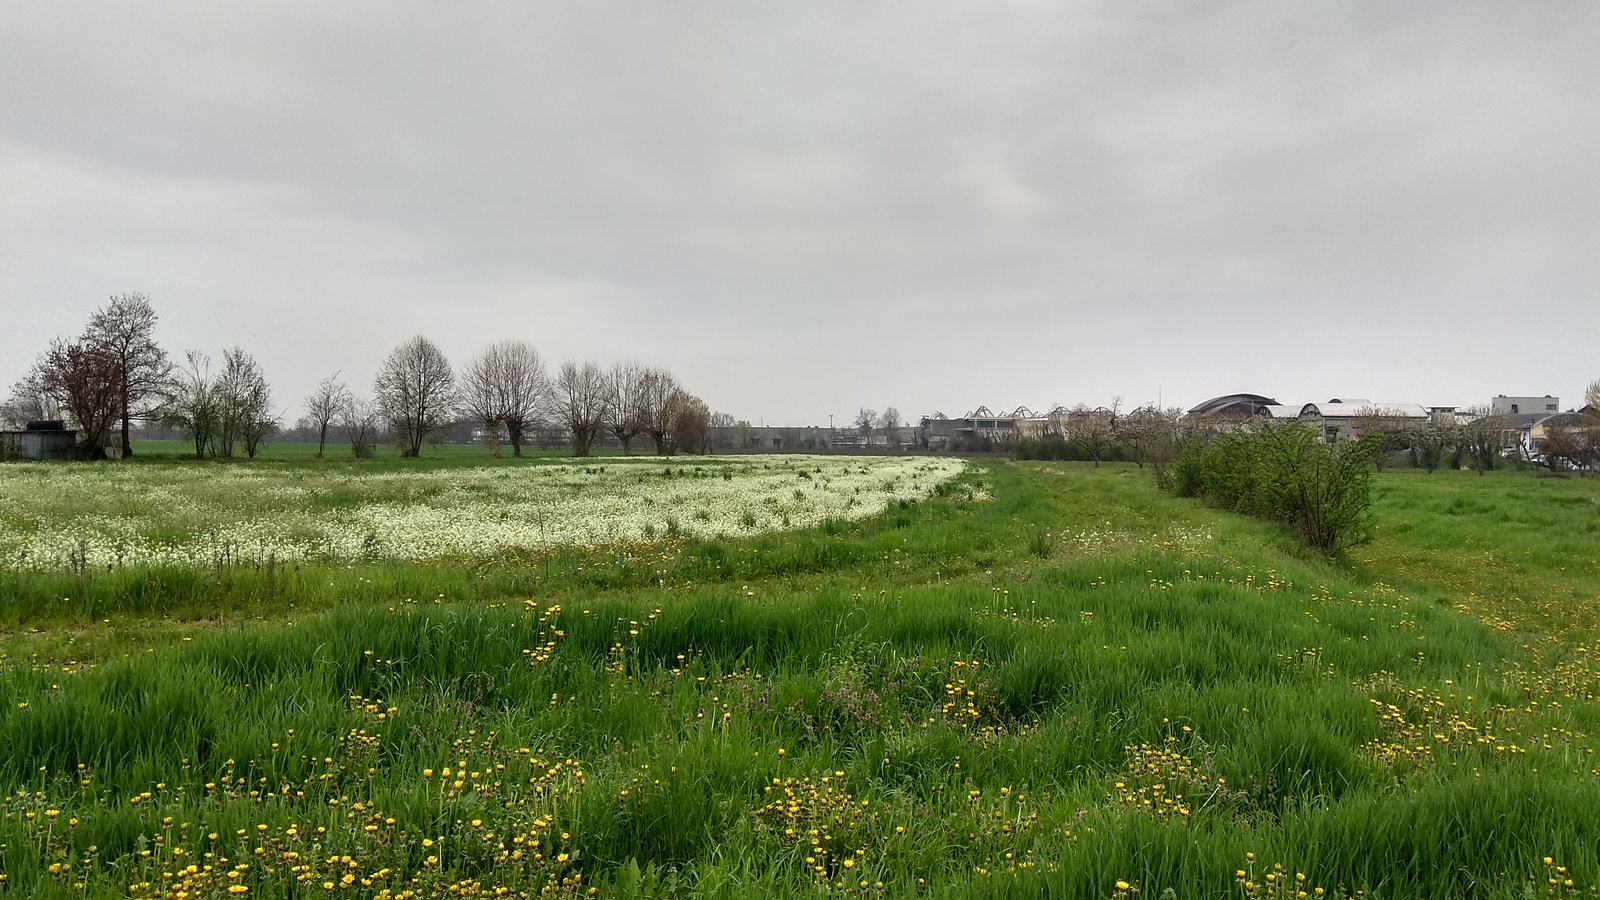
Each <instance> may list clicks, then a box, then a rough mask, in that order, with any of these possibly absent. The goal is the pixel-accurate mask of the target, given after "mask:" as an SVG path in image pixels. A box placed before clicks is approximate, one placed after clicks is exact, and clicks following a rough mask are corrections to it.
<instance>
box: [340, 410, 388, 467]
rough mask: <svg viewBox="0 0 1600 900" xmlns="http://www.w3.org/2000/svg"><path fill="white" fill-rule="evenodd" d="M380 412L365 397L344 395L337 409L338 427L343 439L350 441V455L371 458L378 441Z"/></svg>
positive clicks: (357, 457)
mask: <svg viewBox="0 0 1600 900" xmlns="http://www.w3.org/2000/svg"><path fill="white" fill-rule="evenodd" d="M381 419H382V413H381V412H380V411H379V410H378V405H377V404H376V403H373V402H372V401H371V400H368V399H366V398H365V397H355V396H350V395H346V397H345V403H344V406H343V407H342V408H341V409H340V410H339V427H340V429H341V430H342V431H344V435H345V440H347V441H349V442H350V455H351V456H353V457H355V458H356V459H371V458H372V451H373V448H374V447H375V446H376V445H377V443H378V423H379V422H380V421H381Z"/></svg>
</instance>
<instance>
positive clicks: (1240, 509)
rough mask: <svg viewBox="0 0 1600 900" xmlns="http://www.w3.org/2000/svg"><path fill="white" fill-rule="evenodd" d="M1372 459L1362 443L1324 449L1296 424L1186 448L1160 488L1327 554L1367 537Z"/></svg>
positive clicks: (1238, 433)
mask: <svg viewBox="0 0 1600 900" xmlns="http://www.w3.org/2000/svg"><path fill="white" fill-rule="evenodd" d="M1373 452H1374V448H1373V447H1372V445H1371V444H1370V443H1368V442H1365V441H1358V442H1353V443H1341V444H1337V445H1333V446H1329V445H1325V444H1323V443H1321V442H1320V441H1318V440H1317V435H1316V432H1314V431H1312V430H1311V429H1309V428H1305V427H1303V426H1298V425H1291V426H1289V427H1287V428H1267V429H1264V430H1258V431H1235V432H1231V433H1228V434H1223V435H1219V436H1217V437H1214V438H1212V439H1211V440H1209V441H1204V442H1196V443H1192V444H1190V445H1189V446H1187V447H1186V448H1185V449H1184V451H1183V452H1182V453H1181V454H1179V456H1178V459H1177V461H1176V462H1174V463H1173V466H1172V469H1171V470H1170V471H1169V472H1168V473H1167V478H1166V487H1167V488H1168V489H1169V490H1171V491H1172V492H1173V493H1175V494H1177V495H1178V496H1180V497H1195V498H1198V499H1200V500H1203V501H1205V502H1206V503H1209V504H1211V505H1213V506H1218V507H1221V508H1223V509H1227V510H1231V511H1233V512H1237V513H1243V514H1244V515H1248V516H1254V517H1256V518H1259V519H1265V520H1267V521H1269V522H1277V523H1279V524H1281V525H1283V526H1285V527H1287V528H1288V529H1289V530H1291V531H1293V532H1294V533H1295V535H1296V536H1297V537H1299V538H1300V539H1301V540H1302V541H1304V542H1305V543H1306V545H1307V546H1310V547H1312V548H1314V549H1316V550H1320V551H1321V552H1323V553H1327V554H1334V553H1337V552H1339V551H1340V550H1343V549H1345V548H1346V547H1350V546H1353V545H1355V544H1360V543H1364V542H1365V541H1367V540H1368V538H1369V523H1368V510H1369V509H1370V507H1371V506H1372V461H1373Z"/></svg>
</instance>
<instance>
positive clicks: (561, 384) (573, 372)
mask: <svg viewBox="0 0 1600 900" xmlns="http://www.w3.org/2000/svg"><path fill="white" fill-rule="evenodd" d="M554 406H555V414H556V418H557V419H558V420H559V421H560V422H561V424H562V425H564V426H566V428H567V431H568V432H569V433H571V435H572V455H573V456H588V455H589V451H590V449H591V448H592V447H593V446H594V441H595V438H597V437H599V435H600V429H601V428H603V427H604V425H605V418H606V377H605V373H604V372H601V371H600V367H599V366H597V365H595V364H594V363H592V362H586V363H584V364H582V365H579V364H578V363H576V362H573V361H572V360H570V359H569V360H567V361H566V362H564V363H562V364H561V373H560V374H559V375H557V376H556V384H555V400H554Z"/></svg>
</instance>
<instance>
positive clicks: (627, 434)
mask: <svg viewBox="0 0 1600 900" xmlns="http://www.w3.org/2000/svg"><path fill="white" fill-rule="evenodd" d="M647 371H648V370H647V369H645V367H644V366H642V365H640V364H639V363H637V362H635V361H633V360H631V359H627V360H623V361H621V362H619V363H616V364H615V365H613V366H612V367H611V369H610V370H609V371H608V372H606V429H607V430H608V431H610V432H611V435H612V437H615V438H616V439H617V443H619V444H621V445H622V455H624V456H626V455H628V449H629V446H630V445H631V444H632V443H633V439H634V438H636V437H638V436H639V434H640V433H641V432H643V431H644V430H645V412H644V408H645V406H646V397H645V393H646V390H647V387H650V386H647V385H646V373H647ZM651 386H653V385H651Z"/></svg>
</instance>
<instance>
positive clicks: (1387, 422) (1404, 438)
mask: <svg viewBox="0 0 1600 900" xmlns="http://www.w3.org/2000/svg"><path fill="white" fill-rule="evenodd" d="M1354 425H1355V434H1356V437H1358V438H1364V439H1365V440H1366V441H1367V444H1368V446H1369V447H1370V448H1371V450H1372V454H1373V465H1374V467H1376V468H1377V469H1378V470H1380V471H1381V470H1382V469H1383V464H1384V463H1385V462H1387V461H1388V460H1389V458H1390V457H1392V456H1393V455H1394V454H1395V453H1396V452H1398V451H1400V450H1405V449H1407V448H1409V447H1411V446H1412V437H1413V433H1414V432H1415V430H1416V429H1415V427H1414V426H1413V423H1412V421H1411V420H1410V419H1408V418H1406V417H1405V415H1404V414H1403V413H1401V412H1400V411H1399V410H1395V409H1383V408H1377V407H1374V408H1371V409H1365V410H1362V411H1361V414H1360V415H1358V416H1356V419H1355V422H1354Z"/></svg>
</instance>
